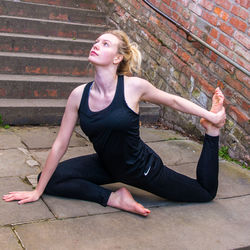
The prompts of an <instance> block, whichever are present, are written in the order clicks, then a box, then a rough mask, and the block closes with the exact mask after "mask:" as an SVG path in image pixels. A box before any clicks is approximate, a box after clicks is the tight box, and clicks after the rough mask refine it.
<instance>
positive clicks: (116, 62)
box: [113, 55, 123, 64]
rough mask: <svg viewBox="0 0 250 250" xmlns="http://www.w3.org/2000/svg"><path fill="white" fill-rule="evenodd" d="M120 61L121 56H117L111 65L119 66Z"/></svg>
mask: <svg viewBox="0 0 250 250" xmlns="http://www.w3.org/2000/svg"><path fill="white" fill-rule="evenodd" d="M122 60H123V55H117V56H115V58H114V60H113V63H114V64H119V63H120V62H121V61H122Z"/></svg>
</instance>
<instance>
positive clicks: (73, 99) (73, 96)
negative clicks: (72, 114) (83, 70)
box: [68, 84, 86, 109]
mask: <svg viewBox="0 0 250 250" xmlns="http://www.w3.org/2000/svg"><path fill="white" fill-rule="evenodd" d="M85 86H86V84H82V85H80V86H78V87H76V88H75V89H73V90H72V92H71V93H70V95H69V98H68V104H70V105H73V106H75V107H76V108H77V109H78V108H79V106H80V102H81V99H82V94H83V91H84V88H85Z"/></svg>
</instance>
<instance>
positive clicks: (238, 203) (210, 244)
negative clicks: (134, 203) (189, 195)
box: [15, 196, 250, 250]
mask: <svg viewBox="0 0 250 250" xmlns="http://www.w3.org/2000/svg"><path fill="white" fill-rule="evenodd" d="M249 204H250V196H245V197H239V198H234V199H226V200H217V201H215V202H211V203H206V204H199V205H197V204H191V205H185V206H171V207H160V208H153V209H152V213H151V215H150V216H149V217H148V218H143V217H141V216H138V215H134V214H130V213H126V212H117V213H110V214H105V215H95V216H87V217H82V218H73V219H66V220H57V221H47V222H40V223H32V224H25V225H17V226H15V229H16V231H17V233H18V235H19V236H20V238H21V239H22V242H23V244H24V247H25V248H27V249H36V250H39V249H42V250H43V249H60V250H64V249H67V250H68V249H82V250H84V249H87V250H92V249H93V250H96V249H102V250H103V249H108V250H110V249H127V250H138V249H139V250H140V249H143V250H147V249H150V250H151V249H155V250H156V249H157V250H158V249H159V250H163V249H170V250H171V249H178V250H179V249H189V250H192V249H194V250H197V249H198V250H199V249H201V250H204V249H216V250H220V249H223V250H224V249H235V248H239V247H245V246H248V245H250V238H249V235H250V211H249Z"/></svg>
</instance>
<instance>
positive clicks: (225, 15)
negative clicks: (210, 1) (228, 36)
mask: <svg viewBox="0 0 250 250" xmlns="http://www.w3.org/2000/svg"><path fill="white" fill-rule="evenodd" d="M214 13H215V14H216V15H218V16H219V17H220V18H221V19H223V20H224V21H227V20H228V18H229V15H228V13H226V12H225V11H223V10H222V9H221V8H219V7H215V8H214Z"/></svg>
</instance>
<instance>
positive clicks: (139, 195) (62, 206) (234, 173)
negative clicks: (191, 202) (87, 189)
mask: <svg viewBox="0 0 250 250" xmlns="http://www.w3.org/2000/svg"><path fill="white" fill-rule="evenodd" d="M171 168H172V169H173V170H175V171H177V172H179V173H182V174H185V175H187V176H189V177H191V178H196V172H195V171H196V165H195V164H191V163H189V164H184V165H181V166H173V167H171ZM103 186H104V187H106V188H108V189H110V190H112V191H115V190H117V189H119V188H121V187H126V188H127V189H128V190H129V191H130V192H131V193H132V195H133V197H134V198H135V200H136V201H138V202H139V203H141V204H143V205H144V206H145V207H147V208H152V207H160V206H176V205H178V204H185V203H177V202H171V201H168V200H166V199H163V198H161V197H158V196H156V195H153V194H151V193H149V192H146V191H144V190H141V189H138V188H135V187H132V186H128V185H125V184H123V183H113V184H108V185H103ZM248 194H249V195H250V174H249V173H248V171H247V170H245V171H244V170H242V169H239V167H238V166H235V164H233V163H229V162H226V161H223V162H220V175H219V187H218V193H217V196H216V199H222V198H223V199H224V198H230V197H235V196H242V195H248ZM43 200H44V202H45V203H46V204H47V206H48V207H49V208H50V210H51V211H52V212H53V214H54V215H55V216H56V217H57V218H72V217H79V216H86V215H93V214H102V213H103V214H104V213H110V212H116V211H119V210H117V209H113V208H109V207H103V206H101V205H99V204H95V203H93V202H87V201H79V200H74V199H67V198H61V197H54V196H48V195H43Z"/></svg>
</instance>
